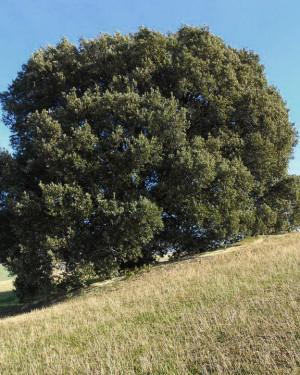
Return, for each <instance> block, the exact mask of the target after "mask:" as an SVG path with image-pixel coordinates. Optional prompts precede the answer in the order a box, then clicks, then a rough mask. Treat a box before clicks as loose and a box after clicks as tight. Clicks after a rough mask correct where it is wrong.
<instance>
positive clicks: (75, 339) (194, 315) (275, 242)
mask: <svg viewBox="0 0 300 375" xmlns="http://www.w3.org/2000/svg"><path fill="white" fill-rule="evenodd" d="M299 249H300V233H292V234H287V235H281V236H272V237H261V238H259V239H258V240H256V241H254V242H252V243H245V244H242V245H241V246H237V247H235V248H233V249H232V250H233V251H229V252H228V253H226V252H224V253H223V254H218V256H213V257H204V258H203V257H195V258H193V259H188V260H183V261H180V262H176V263H169V264H163V265H160V266H157V267H154V268H152V269H151V270H150V271H149V272H146V271H144V272H141V273H139V274H137V275H135V276H133V277H131V278H130V279H128V280H126V281H120V282H115V283H112V284H111V285H110V287H109V288H108V287H105V288H99V287H94V288H93V289H92V291H90V292H89V293H87V294H85V295H82V296H79V297H77V298H75V299H72V300H70V301H67V302H64V303H61V304H57V305H55V306H52V307H50V308H47V309H43V310H36V311H33V312H31V313H29V314H23V315H19V316H16V317H11V318H6V319H3V320H2V321H1V322H0V335H1V341H0V345H1V350H0V353H1V354H0V369H1V371H0V373H1V375H5V374H9V375H11V374H31V375H40V374H53V375H61V374H78V375H79V374H80V375H83V374H126V375H130V374H272V375H275V374H299V369H300V358H299V349H300V348H299V340H300V334H299V315H300V314H299V280H300V267H299V263H300V251H299Z"/></svg>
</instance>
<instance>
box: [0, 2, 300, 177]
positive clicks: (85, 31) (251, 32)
mask: <svg viewBox="0 0 300 375" xmlns="http://www.w3.org/2000/svg"><path fill="white" fill-rule="evenodd" d="M299 18H300V1H299V0H287V1H285V2H283V1H282V0H280V1H279V0H251V1H250V0H226V1H225V0H186V1H183V0H105V1H104V0H7V1H1V3H0V47H1V49H0V50H1V59H0V91H3V90H5V89H6V88H7V86H8V85H9V84H10V83H11V81H12V79H14V78H15V77H16V74H17V72H18V71H19V70H20V69H21V66H22V64H23V63H25V62H27V60H28V59H29V57H30V55H31V54H32V53H33V52H34V51H35V50H36V49H38V48H39V47H41V46H45V45H46V44H56V43H57V42H58V41H59V40H60V39H61V38H62V37H63V36H66V37H67V38H68V39H69V40H70V41H71V42H74V43H77V42H78V39H79V38H80V36H84V37H85V38H93V37H95V36H97V34H98V33H99V32H109V33H114V31H115V30H119V31H120V32H122V33H129V32H135V31H137V30H138V27H139V26H141V25H143V26H147V27H149V28H151V29H155V30H158V31H160V32H163V33H166V32H168V31H173V32H174V31H176V30H177V29H178V28H179V27H180V26H181V25H182V24H186V25H194V26H202V25H208V26H209V27H210V30H211V32H212V33H214V34H216V35H218V36H220V37H221V38H222V39H223V40H224V41H225V42H226V43H227V44H229V45H231V46H234V47H238V48H242V47H246V48H249V49H251V50H254V51H255V52H256V53H258V54H259V55H260V56H261V61H262V63H263V64H264V65H265V67H266V74H267V77H268V80H269V83H271V84H273V85H274V86H276V87H277V88H278V89H279V91H280V93H281V95H282V97H283V98H284V100H285V101H286V102H287V107H288V108H289V109H290V120H291V121H292V122H295V123H296V126H297V129H298V131H299V133H300V103H299V99H300V94H299V87H300V64H299V61H300V22H299ZM8 145H9V131H8V129H6V128H5V126H4V125H3V123H2V122H0V147H6V148H9V146H8ZM294 154H295V159H294V160H292V161H291V163H290V169H289V172H290V173H295V174H299V175H300V145H299V146H298V147H297V149H296V150H295V153H294Z"/></svg>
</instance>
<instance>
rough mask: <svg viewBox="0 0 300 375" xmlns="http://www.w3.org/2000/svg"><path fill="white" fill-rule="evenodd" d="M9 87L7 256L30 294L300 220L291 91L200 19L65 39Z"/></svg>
mask: <svg viewBox="0 0 300 375" xmlns="http://www.w3.org/2000/svg"><path fill="white" fill-rule="evenodd" d="M0 98H1V102H2V105H3V109H4V113H5V118H4V121H5V122H6V125H7V126H9V127H10V128H11V130H12V134H13V136H12V145H13V147H14V151H15V152H14V155H13V156H10V155H9V154H7V153H6V152H5V151H2V153H1V155H0V164H1V175H0V185H1V186H0V192H1V200H0V204H1V207H0V224H1V232H0V260H1V261H2V262H3V263H4V264H5V265H7V267H8V268H9V269H10V270H11V271H12V273H14V274H16V275H17V279H16V287H17V291H18V294H19V296H20V298H21V299H26V298H27V297H28V296H31V295H34V294H36V293H38V292H39V291H40V290H43V291H44V292H45V293H48V292H50V291H51V290H52V289H53V288H55V287H58V286H70V285H77V284H78V283H80V281H81V279H82V275H83V273H84V270H85V269H92V270H93V272H96V273H97V274H99V275H101V276H109V275H111V274H112V273H115V272H117V271H118V270H119V269H120V268H122V267H124V268H126V267H128V266H134V265H137V264H143V263H147V262H151V261H152V260H153V259H154V258H155V256H156V254H158V253H161V254H164V253H165V252H167V251H168V250H170V249H171V250H172V251H174V252H175V254H177V255H180V254H183V253H187V252H195V251H203V250H205V249H208V248H214V247H216V246H219V245H220V244H222V243H224V242H232V241H235V240H237V239H238V238H240V237H241V236H246V235H253V234H258V233H273V232H278V231H280V230H291V229H293V228H295V227H296V226H297V225H299V224H300V218H299V215H300V214H299V205H300V198H299V194H300V193H299V191H300V189H299V185H300V183H299V178H298V177H297V176H287V166H288V161H289V158H290V155H291V152H292V147H293V146H294V145H295V142H296V134H295V129H294V126H293V125H292V124H290V123H289V119H288V110H287V109H286V107H285V103H284V102H283V100H282V99H281V97H280V95H279V93H278V92H277V91H276V89H275V88H274V87H271V86H269V85H268V83H267V80H266V77H265V75H264V71H263V66H262V65H260V63H259V57H258V56H257V55H256V54H254V53H253V52H251V51H250V52H249V51H247V50H237V49H234V48H230V47H227V46H226V45H225V44H224V43H223V41H222V40H221V39H219V38H217V37H215V36H213V35H212V34H210V33H209V31H208V30H207V29H205V28H200V29H199V28H195V27H182V28H181V29H180V30H179V31H178V32H177V33H175V34H170V35H168V36H165V35H162V34H160V33H158V32H154V31H151V30H148V29H147V28H141V29H140V30H139V32H138V33H136V34H132V35H129V36H125V35H121V34H115V35H114V36H110V35H100V36H99V37H98V38H97V39H94V40H90V41H86V40H81V42H80V45H79V47H76V46H74V45H72V44H71V43H69V42H68V41H67V40H66V39H63V40H62V42H61V43H59V44H58V45H57V46H56V47H52V46H48V47H46V48H42V49H40V50H38V51H37V52H35V53H34V54H33V56H32V57H31V58H30V60H29V61H28V63H27V64H25V65H23V69H22V71H21V72H20V73H19V74H18V77H17V78H16V79H15V81H14V82H13V83H12V85H11V86H10V87H9V89H8V91H7V92H4V93H2V94H1V96H0Z"/></svg>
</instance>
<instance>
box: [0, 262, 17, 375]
mask: <svg viewBox="0 0 300 375" xmlns="http://www.w3.org/2000/svg"><path fill="white" fill-rule="evenodd" d="M13 280H14V278H13V277H11V276H9V273H8V271H7V270H6V269H5V268H4V267H3V266H2V265H1V264H0V318H1V317H2V316H3V315H6V314H8V313H10V312H12V311H13V310H15V308H16V307H17V306H18V301H17V298H16V296H15V294H14V293H13V291H12V289H13ZM0 374H1V371H0Z"/></svg>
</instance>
